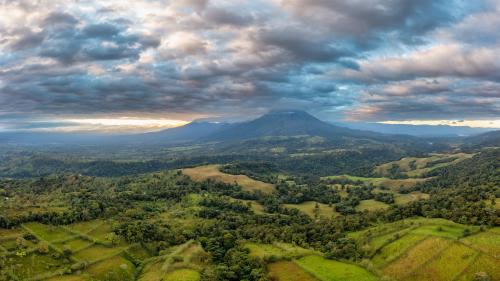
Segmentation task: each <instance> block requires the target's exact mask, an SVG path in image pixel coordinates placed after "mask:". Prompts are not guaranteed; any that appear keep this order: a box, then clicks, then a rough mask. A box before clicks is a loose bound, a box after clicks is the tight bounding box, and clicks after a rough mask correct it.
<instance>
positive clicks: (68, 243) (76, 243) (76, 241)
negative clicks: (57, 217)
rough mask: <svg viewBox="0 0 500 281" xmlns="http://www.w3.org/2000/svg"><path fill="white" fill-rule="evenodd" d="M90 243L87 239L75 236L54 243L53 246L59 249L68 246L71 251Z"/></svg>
mask: <svg viewBox="0 0 500 281" xmlns="http://www.w3.org/2000/svg"><path fill="white" fill-rule="evenodd" d="M91 244H92V243H91V242H89V241H87V240H83V239H79V238H77V239H74V240H70V241H66V242H60V243H56V244H55V246H56V247H57V248H59V249H61V250H62V249H64V248H65V247H68V248H69V249H71V251H73V252H75V251H78V250H80V249H83V248H85V247H87V246H89V245H91Z"/></svg>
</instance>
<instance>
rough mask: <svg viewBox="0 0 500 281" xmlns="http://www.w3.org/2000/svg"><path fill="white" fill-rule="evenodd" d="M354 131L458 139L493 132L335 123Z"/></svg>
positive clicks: (461, 127)
mask: <svg viewBox="0 0 500 281" xmlns="http://www.w3.org/2000/svg"><path fill="white" fill-rule="evenodd" d="M333 124H334V125H340V126H345V127H348V128H352V129H358V130H367V131H374V132H379V133H383V134H403V135H410V136H419V137H458V136H472V135H478V134H482V133H486V132H489V131H491V130H492V129H488V128H472V127H467V126H448V125H403V124H381V123H341V124H340V123H339V124H336V123H333Z"/></svg>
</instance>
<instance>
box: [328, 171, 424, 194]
mask: <svg viewBox="0 0 500 281" xmlns="http://www.w3.org/2000/svg"><path fill="white" fill-rule="evenodd" d="M322 179H347V180H351V181H354V182H357V181H359V182H361V183H363V184H373V185H374V186H377V187H380V186H384V187H387V188H388V189H390V190H392V191H398V190H399V188H400V187H413V186H415V185H416V184H418V183H420V182H423V181H426V180H427V179H425V178H424V179H416V178H410V179H390V178H385V177H379V178H369V177H357V176H350V175H338V176H328V177H323V178H322Z"/></svg>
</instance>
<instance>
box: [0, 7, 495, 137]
mask: <svg viewBox="0 0 500 281" xmlns="http://www.w3.org/2000/svg"><path fill="white" fill-rule="evenodd" d="M498 30H500V1H498V0H478V1H464V0H420V1H415V0H393V1H385V0H372V1H348V0H331V1H319V0H287V1H280V0H272V1H263V0H254V1H227V0H176V1H162V0H135V1H118V0H102V1H101V0H100V1H97V0H88V1H72V0H71V1H70V0H50V1H49V0H12V1H0V112H1V113H2V114H4V115H0V130H1V129H2V127H3V128H4V130H14V129H15V128H14V125H13V124H14V123H16V122H12V119H13V118H14V117H12V116H13V115H14V114H16V115H17V116H19V117H18V119H19V120H17V121H19V122H17V123H16V124H20V126H21V127H20V128H19V129H23V130H27V128H25V127H27V126H26V125H25V124H24V123H26V122H25V121H27V119H29V120H31V121H34V122H36V121H43V120H47V119H50V120H59V119H60V117H61V116H71V117H72V118H71V119H73V117H74V119H76V123H77V125H78V126H80V129H84V128H85V129H89V128H94V129H95V128H99V127H101V128H102V129H103V130H110V129H111V128H113V130H115V129H117V128H124V129H125V130H128V129H129V128H137V127H141V126H142V127H144V128H145V129H146V130H150V129H154V128H159V127H165V128H166V127H168V126H170V123H169V122H168V121H159V122H160V123H158V122H157V121H156V120H155V121H153V120H150V121H148V122H146V121H144V122H143V123H141V122H142V121H131V122H130V123H127V124H125V123H124V122H123V121H116V122H115V121H109V120H114V119H116V118H115V116H135V118H137V119H150V118H152V117H164V118H166V119H171V120H178V119H181V120H183V118H181V117H179V116H180V115H183V114H184V115H186V116H208V117H211V116H221V117H223V118H228V117H234V118H239V119H244V117H249V116H251V115H254V116H255V115H257V113H258V114H262V113H265V112H267V111H268V110H272V109H276V108H296V109H301V110H305V111H308V112H310V113H314V114H315V115H316V116H317V117H320V118H321V119H323V120H326V121H338V120H349V119H352V120H356V121H366V122H377V121H384V120H409V121H411V120H421V119H422V118H425V119H430V120H483V119H484V120H498V119H499V118H500V56H498V55H497V54H499V53H500V36H499V35H498ZM131 114H133V115H131ZM238 115H239V116H238ZM94 118H104V119H109V120H108V121H103V120H101V121H102V122H101V121H98V120H90V119H94ZM85 119H88V120H87V121H82V120H85ZM192 119H194V118H186V120H192ZM14 121H15V120H14ZM59 121H60V120H59ZM65 121H67V120H65ZM8 122H11V124H10V125H9V124H6V125H5V124H4V125H2V123H8ZM113 122H114V123H113ZM117 122H118V123H117ZM449 122H454V121H449ZM481 126H482V125H481ZM63 127H64V128H63ZM70 128H72V129H73V128H75V126H61V127H55V126H52V127H51V128H48V127H47V128H38V127H37V128H33V129H34V130H69V129H70Z"/></svg>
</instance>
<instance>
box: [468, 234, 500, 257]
mask: <svg viewBox="0 0 500 281" xmlns="http://www.w3.org/2000/svg"><path fill="white" fill-rule="evenodd" d="M462 242H464V243H465V244H467V245H470V246H471V247H472V248H474V249H477V250H479V251H482V252H485V253H487V254H489V255H491V256H493V257H495V258H500V235H499V234H496V233H494V232H493V231H487V232H481V233H478V234H476V235H472V236H468V237H466V238H464V239H462Z"/></svg>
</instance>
